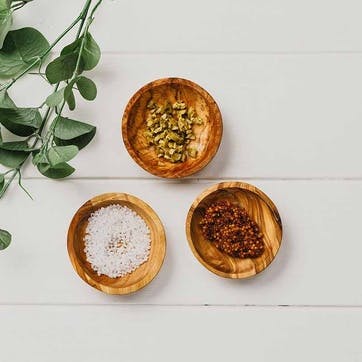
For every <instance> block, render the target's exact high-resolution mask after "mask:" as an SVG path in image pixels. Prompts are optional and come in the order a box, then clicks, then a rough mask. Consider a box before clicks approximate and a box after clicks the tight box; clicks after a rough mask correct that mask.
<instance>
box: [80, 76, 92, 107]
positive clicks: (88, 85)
mask: <svg viewBox="0 0 362 362" xmlns="http://www.w3.org/2000/svg"><path fill="white" fill-rule="evenodd" d="M77 87H78V91H79V93H80V94H81V96H82V97H83V98H84V99H86V100H87V101H93V100H94V99H95V98H96V97H97V86H96V85H95V83H94V82H93V81H92V80H91V79H89V78H87V77H83V76H82V77H79V78H78V79H77Z"/></svg>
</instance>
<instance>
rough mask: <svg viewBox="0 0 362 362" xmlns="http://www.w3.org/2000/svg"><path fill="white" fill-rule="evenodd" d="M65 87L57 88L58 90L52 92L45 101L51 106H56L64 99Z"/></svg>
mask: <svg viewBox="0 0 362 362" xmlns="http://www.w3.org/2000/svg"><path fill="white" fill-rule="evenodd" d="M64 90H65V87H64V88H61V89H59V90H57V91H56V92H54V93H52V94H51V95H50V96H48V98H47V99H46V100H45V103H46V105H47V106H49V107H56V106H58V105H59V104H60V103H62V102H63V100H64Z"/></svg>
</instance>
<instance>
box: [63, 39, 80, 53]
mask: <svg viewBox="0 0 362 362" xmlns="http://www.w3.org/2000/svg"><path fill="white" fill-rule="evenodd" d="M82 39H83V38H82V37H80V38H78V39H76V40H74V41H73V42H72V43H70V44H69V45H67V46H65V47H64V48H63V49H62V51H61V52H60V55H67V54H71V53H79V50H80V46H81V44H82Z"/></svg>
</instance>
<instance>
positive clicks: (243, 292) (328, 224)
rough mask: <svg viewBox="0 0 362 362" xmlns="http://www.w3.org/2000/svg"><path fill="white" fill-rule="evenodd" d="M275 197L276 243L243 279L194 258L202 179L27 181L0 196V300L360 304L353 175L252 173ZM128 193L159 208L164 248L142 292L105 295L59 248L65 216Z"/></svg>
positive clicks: (357, 192)
mask: <svg viewBox="0 0 362 362" xmlns="http://www.w3.org/2000/svg"><path fill="white" fill-rule="evenodd" d="M252 183H253V184H255V185H256V186H258V187H260V188H261V189H262V190H264V191H265V192H266V193H267V194H268V195H269V196H270V198H271V199H272V200H273V201H274V202H275V204H276V206H277V207H278V209H279V212H280V214H281V217H282V221H283V224H284V238H283V242H282V246H281V250H280V252H279V254H278V255H277V257H276V259H275V261H274V262H273V263H272V264H271V265H270V267H269V268H268V269H267V270H265V271H264V272H263V273H261V274H259V275H258V276H257V277H255V278H252V279H249V280H239V281H238V280H226V279H223V278H220V277H218V276H216V275H214V274H212V273H210V272H209V271H208V270H206V269H205V268H204V267H203V266H202V265H201V264H199V262H198V261H197V260H196V259H195V258H194V256H193V255H192V253H191V250H190V249H189V246H188V244H187V241H186V236H185V226H184V225H185V218H186V214H187V211H188V209H189V207H190V205H191V203H192V201H193V200H194V198H195V197H196V196H197V195H198V194H199V193H200V192H201V191H202V190H203V189H205V188H206V187H208V186H210V185H211V183H210V182H204V181H202V182H201V181H200V182H177V181H176V182H166V181H161V180H160V181H141V180H138V181H134V180H130V181H126V180H123V181H121V180H114V181H112V180H69V181H67V182H52V181H45V180H42V181H40V180H27V181H26V183H25V186H26V187H28V189H29V190H30V191H31V192H32V194H33V195H34V197H35V201H34V202H33V201H31V200H29V199H28V198H27V197H26V195H25V194H24V193H22V192H21V191H20V190H14V189H13V190H11V191H10V194H9V195H8V197H6V198H5V199H4V200H3V201H2V205H1V209H0V220H1V227H3V228H6V229H9V230H11V231H12V232H13V234H14V241H13V244H12V246H11V247H10V248H9V249H7V250H6V251H5V252H2V253H1V254H0V285H1V293H0V304H1V303H7V304H11V303H57V304H59V303H71V304H84V303H95V304H118V303H119V304H140V303H142V304H177V305H179V304H197V305H199V304H227V305H245V304H257V305H281V304H291V305H294V304H296V305H362V292H361V288H358V287H357V286H358V285H359V284H360V276H361V273H362V265H361V263H360V254H361V252H362V249H361V243H360V239H359V238H358V237H357V236H356V235H359V225H360V200H361V197H362V182H361V181H323V182H322V181H253V182H252ZM112 191H117V192H127V193H130V194H133V195H135V196H137V197H140V198H142V199H143V200H144V201H146V202H147V203H149V204H150V205H151V206H152V207H153V208H154V210H155V211H156V212H157V213H158V215H159V216H160V218H161V220H162V221H163V223H164V225H165V229H166V236H167V241H168V247H167V252H166V259H165V263H164V266H163V268H162V269H161V271H160V273H159V275H158V276H157V278H156V279H155V280H154V281H153V282H152V283H151V284H150V285H149V286H148V287H146V288H145V289H143V290H142V291H140V292H138V293H136V294H134V295H130V296H125V297H118V296H108V295H104V294H102V293H101V292H98V291H96V290H94V289H92V288H91V287H89V286H88V285H87V284H85V283H84V282H83V281H82V280H81V279H80V278H79V277H78V276H77V274H76V273H75V272H74V270H73V269H72V266H71V264H70V261H69V259H68V255H67V250H66V233H67V229H68V225H69V222H70V219H71V218H72V216H73V214H74V213H75V211H76V210H77V209H78V207H80V205H81V204H82V203H83V202H85V201H86V200H87V199H89V198H91V197H92V196H94V195H97V194H100V193H103V192H112Z"/></svg>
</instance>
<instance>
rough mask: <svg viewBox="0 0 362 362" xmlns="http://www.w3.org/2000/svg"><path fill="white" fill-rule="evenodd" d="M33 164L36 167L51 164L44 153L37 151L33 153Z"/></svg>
mask: <svg viewBox="0 0 362 362" xmlns="http://www.w3.org/2000/svg"><path fill="white" fill-rule="evenodd" d="M32 163H33V165H34V166H37V165H39V163H49V162H48V159H47V158H46V156H45V154H44V153H43V152H40V151H39V150H36V151H34V152H33V159H32Z"/></svg>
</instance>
